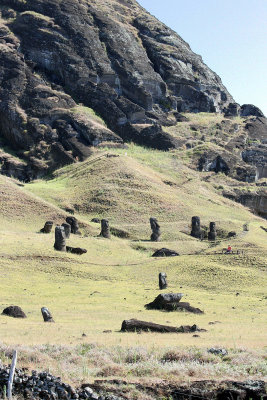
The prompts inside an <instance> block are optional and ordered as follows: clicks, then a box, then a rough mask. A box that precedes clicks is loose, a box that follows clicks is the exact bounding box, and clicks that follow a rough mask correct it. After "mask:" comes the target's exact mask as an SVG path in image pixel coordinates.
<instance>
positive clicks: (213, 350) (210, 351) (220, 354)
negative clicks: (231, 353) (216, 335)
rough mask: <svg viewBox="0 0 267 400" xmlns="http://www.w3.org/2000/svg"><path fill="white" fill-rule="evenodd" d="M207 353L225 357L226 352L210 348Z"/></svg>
mask: <svg viewBox="0 0 267 400" xmlns="http://www.w3.org/2000/svg"><path fill="white" fill-rule="evenodd" d="M208 353H211V354H216V355H218V356H227V354H228V351H227V350H226V349H223V348H221V349H220V348H215V347H211V348H210V349H208Z"/></svg>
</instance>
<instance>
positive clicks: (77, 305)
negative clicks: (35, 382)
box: [0, 145, 267, 399]
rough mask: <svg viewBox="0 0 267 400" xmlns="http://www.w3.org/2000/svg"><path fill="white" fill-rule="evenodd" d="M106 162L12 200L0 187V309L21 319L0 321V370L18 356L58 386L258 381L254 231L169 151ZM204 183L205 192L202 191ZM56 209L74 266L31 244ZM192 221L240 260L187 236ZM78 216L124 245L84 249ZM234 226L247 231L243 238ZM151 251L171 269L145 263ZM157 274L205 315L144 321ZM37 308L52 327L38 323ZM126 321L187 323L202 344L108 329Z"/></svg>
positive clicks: (262, 345)
mask: <svg viewBox="0 0 267 400" xmlns="http://www.w3.org/2000/svg"><path fill="white" fill-rule="evenodd" d="M125 152H127V154H125ZM106 153H107V152H106V151H103V152H101V153H99V152H97V153H95V154H94V155H93V156H92V157H91V158H89V159H88V160H87V161H85V162H82V163H77V164H75V165H72V166H68V167H65V168H63V169H61V170H59V171H57V172H56V173H55V175H54V177H52V179H50V180H46V181H41V180H40V181H36V182H33V183H30V184H27V185H25V186H24V187H21V186H18V184H17V182H15V181H13V180H11V179H9V178H5V177H1V176H0V193H1V197H0V215H1V225H0V271H1V278H2V279H1V304H0V305H1V307H2V309H4V308H5V307H6V306H8V305H11V304H15V305H19V306H21V307H22V309H23V310H24V311H25V312H26V314H27V319H23V320H15V319H12V318H9V317H6V316H3V315H2V316H0V324H1V336H0V337H1V343H2V344H1V346H2V347H1V348H0V351H1V352H0V356H1V358H2V360H3V361H5V360H6V359H7V357H8V355H9V354H10V349H12V348H13V347H14V346H20V347H19V348H20V353H21V359H20V362H21V363H22V364H23V365H29V366H32V367H35V368H42V366H43V365H46V367H47V368H48V369H50V370H51V371H56V372H58V373H60V374H61V375H62V376H64V377H65V378H66V379H68V380H69V381H72V382H80V381H84V380H88V379H89V378H90V379H93V377H95V376H102V377H105V378H106V377H111V376H119V377H124V378H129V379H130V380H132V379H137V380H140V379H142V380H143V381H144V380H146V379H148V375H151V376H152V378H153V379H156V378H157V377H158V376H159V375H160V376H161V377H162V378H166V379H170V380H177V379H178V380H182V379H192V378H196V379H199V378H207V377H214V379H221V378H225V377H226V378H227V377H230V378H237V377H239V378H247V377H252V376H254V377H259V378H261V379H265V378H266V373H267V366H266V359H267V345H266V343H267V341H266V340H267V333H266V306H267V296H266V287H267V274H266V259H267V241H266V232H265V231H264V230H262V229H261V228H260V226H265V227H266V226H267V224H266V221H265V220H263V219H261V218H258V217H256V216H255V215H253V214H251V213H250V212H249V211H248V210H247V209H245V208H244V207H242V206H241V205H239V204H236V203H233V202H232V201H230V200H227V199H224V198H223V197H221V194H220V190H218V189H217V188H216V187H215V186H216V185H215V184H214V182H215V177H213V175H212V174H211V173H207V174H206V173H203V174H199V173H198V172H196V171H193V170H191V169H189V168H188V167H187V166H185V165H184V164H183V163H182V162H181V161H180V160H179V158H178V155H177V154H176V153H175V152H169V153H165V152H159V151H152V150H147V149H142V148H140V147H138V146H134V145H130V146H129V148H128V149H127V150H121V149H116V150H112V153H113V154H114V155H116V156H117V157H107V156H106ZM99 156H101V157H100V158H99ZM208 175H209V176H210V177H211V181H210V182H207V181H205V179H203V178H205V177H207V176H208ZM225 182H226V183H225V184H228V183H229V184H230V183H231V180H230V178H229V180H228V178H225ZM66 206H67V207H74V208H75V209H76V216H77V218H78V219H79V221H80V222H82V234H83V235H82V236H81V237H79V236H77V237H76V236H73V235H72V236H71V238H70V239H69V240H68V244H69V245H71V246H79V247H84V248H86V249H87V250H88V252H87V254H85V255H82V256H75V255H72V254H69V253H60V252H56V251H54V249H53V243H54V235H53V234H49V235H44V234H40V233H38V232H39V230H40V228H41V227H42V226H43V224H44V222H45V221H46V220H48V219H49V220H50V219H52V220H54V221H55V223H61V222H63V221H64V218H65V217H66V215H67V214H66V212H65V211H64V210H63V208H64V207H66ZM193 215H199V216H200V217H201V222H202V224H203V225H205V226H207V225H208V223H209V222H210V221H216V222H217V227H218V228H219V229H221V231H222V232H224V233H227V232H229V231H232V230H235V231H236V232H237V237H236V238H235V239H231V245H232V247H233V248H234V250H237V249H239V250H243V251H244V253H243V254H240V255H228V256H227V255H224V254H221V250H222V248H224V247H227V245H228V244H229V239H219V240H218V242H216V243H214V244H210V243H208V242H207V241H199V240H196V239H193V238H192V237H190V236H189V235H188V233H189V231H190V221H191V217H192V216H193ZM150 216H155V217H157V218H158V220H159V223H160V225H161V229H162V241H161V242H160V243H152V242H150V241H149V237H150V226H149V221H148V219H149V217H150ZM92 217H106V218H108V219H109V220H110V223H111V225H112V226H114V227H116V228H119V229H121V230H124V231H127V232H128V233H129V234H130V238H129V239H121V238H119V237H115V236H112V238H111V240H107V239H103V238H100V237H98V234H99V232H100V227H99V224H95V223H92V222H90V221H91V218H92ZM244 223H248V224H249V232H243V224H244ZM161 247H168V248H171V249H173V250H176V251H178V252H179V253H180V256H179V257H175V258H167V259H154V258H152V257H151V255H152V253H153V251H154V250H155V249H158V248H161ZM161 271H164V272H166V273H167V276H168V282H169V287H168V291H172V292H181V293H184V299H185V301H189V302H190V303H191V305H193V306H196V307H199V308H201V309H203V310H204V311H205V314H204V315H193V314H189V313H184V312H183V313H180V312H173V313H166V312H160V311H151V310H146V309H145V308H144V305H145V304H146V303H148V302H150V301H152V300H153V299H154V298H155V297H156V296H157V295H158V294H159V293H160V292H159V290H158V273H159V272H161ZM237 293H239V294H238V295H237ZM42 306H46V307H48V308H49V309H50V311H51V312H52V314H53V316H54V319H55V321H56V323H55V324H44V323H43V322H42V316H41V312H40V308H41V307H42ZM130 318H137V319H142V320H147V321H153V322H157V323H162V324H169V325H173V326H180V325H185V324H186V325H187V324H190V325H191V324H195V323H196V324H197V325H198V326H199V327H201V328H205V329H207V332H203V333H202V332H201V333H199V337H193V335H192V334H155V333H143V334H138V333H121V332H120V328H121V323H122V321H123V320H124V319H130ZM104 331H109V332H104ZM83 333H84V334H85V335H86V336H82V335H83ZM212 346H220V347H225V348H227V349H228V350H229V357H228V358H227V357H226V358H225V360H222V359H221V358H220V357H218V356H213V355H210V354H209V353H207V349H208V348H209V347H212ZM166 354H169V359H168V357H167V356H166ZM170 354H171V355H172V356H171V355H170ZM164 357H165V358H166V357H167V361H164V362H163V360H165V358H164ZM172 357H173V359H172ZM129 359H130V360H132V361H129ZM71 360H72V361H71ZM127 360H128V361H127ZM201 366H202V367H201ZM250 368H251V369H250ZM178 370H180V373H178ZM181 371H183V373H181ZM138 396H139V397H138ZM138 396H137V397H136V398H139V399H141V397H140V395H138ZM132 398H135V397H132ZM143 398H144V399H146V398H147V399H149V397H143Z"/></svg>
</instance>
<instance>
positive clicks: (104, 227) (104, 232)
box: [99, 219, 110, 239]
mask: <svg viewBox="0 0 267 400" xmlns="http://www.w3.org/2000/svg"><path fill="white" fill-rule="evenodd" d="M99 236H102V237H104V238H106V239H110V229H109V222H108V220H107V219H101V232H100V235H99Z"/></svg>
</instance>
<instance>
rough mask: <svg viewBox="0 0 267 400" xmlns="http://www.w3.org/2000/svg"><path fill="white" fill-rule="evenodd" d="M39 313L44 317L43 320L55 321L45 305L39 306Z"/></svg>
mask: <svg viewBox="0 0 267 400" xmlns="http://www.w3.org/2000/svg"><path fill="white" fill-rule="evenodd" d="M41 313H42V316H43V319H44V322H55V321H54V319H53V317H52V314H51V312H50V311H49V310H48V308H47V307H42V308H41Z"/></svg>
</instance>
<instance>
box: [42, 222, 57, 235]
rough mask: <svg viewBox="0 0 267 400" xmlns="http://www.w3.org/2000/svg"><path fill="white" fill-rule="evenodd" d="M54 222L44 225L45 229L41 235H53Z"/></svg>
mask: <svg viewBox="0 0 267 400" xmlns="http://www.w3.org/2000/svg"><path fill="white" fill-rule="evenodd" d="M53 224H54V222H53V221H46V223H45V224H44V227H43V228H42V229H40V232H41V233H51V231H52V228H53Z"/></svg>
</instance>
